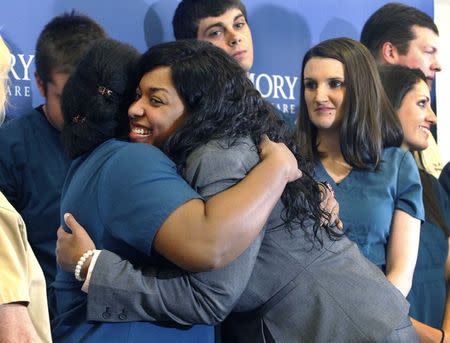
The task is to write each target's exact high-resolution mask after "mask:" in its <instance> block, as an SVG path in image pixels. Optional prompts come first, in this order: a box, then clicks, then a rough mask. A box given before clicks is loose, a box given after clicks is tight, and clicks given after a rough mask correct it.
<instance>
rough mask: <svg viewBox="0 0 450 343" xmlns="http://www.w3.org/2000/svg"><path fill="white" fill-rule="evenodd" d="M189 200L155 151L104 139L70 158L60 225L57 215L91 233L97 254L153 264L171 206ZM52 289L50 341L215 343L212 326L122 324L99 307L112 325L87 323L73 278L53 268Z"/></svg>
mask: <svg viewBox="0 0 450 343" xmlns="http://www.w3.org/2000/svg"><path fill="white" fill-rule="evenodd" d="M195 198H200V196H199V195H198V194H197V193H196V192H195V191H194V190H192V188H191V187H190V186H189V185H188V184H187V183H186V182H185V181H184V180H183V179H182V178H181V177H180V176H179V175H178V174H177V171H176V167H175V165H174V163H173V162H172V161H171V160H169V158H168V157H167V156H165V155H164V154H163V153H162V152H161V151H160V150H158V149H157V148H155V147H153V146H151V145H147V144H137V143H136V144H135V143H127V142H121V141H117V140H109V141H107V142H105V143H103V144H102V145H101V146H99V147H97V149H95V150H94V151H93V152H92V153H91V154H89V155H84V156H82V157H79V158H78V159H76V160H74V161H73V163H72V165H71V167H70V169H69V172H68V174H67V178H66V181H65V184H64V187H63V191H62V200H61V222H63V220H62V215H63V214H64V213H65V212H71V213H73V214H74V215H75V217H76V218H77V220H78V221H79V222H80V223H81V224H82V225H83V226H85V227H86V228H89V234H90V236H91V237H92V238H93V240H94V241H95V243H96V246H97V248H98V249H108V250H111V251H113V252H115V253H117V254H119V255H121V256H122V257H123V258H125V259H128V260H129V261H131V262H132V263H133V264H136V265H143V264H151V263H155V261H156V260H157V257H155V256H153V253H154V252H153V251H152V243H153V239H154V237H155V235H156V233H157V231H158V229H159V228H160V226H161V225H162V224H163V222H164V221H165V220H166V218H167V217H168V216H169V215H170V214H171V213H172V212H173V211H174V210H175V209H177V208H178V207H179V206H181V205H182V204H184V203H185V202H187V201H189V200H191V199H195ZM53 286H54V287H55V294H56V300H57V317H56V318H55V319H54V320H53V322H52V327H53V339H54V340H55V342H212V341H213V337H214V332H213V328H212V327H209V326H204V325H197V326H193V327H182V328H181V327H163V326H161V323H159V324H158V323H149V322H130V323H124V321H125V320H126V312H125V311H124V313H119V314H118V313H110V312H108V309H105V313H106V315H113V316H115V317H117V321H118V323H113V324H111V323H92V322H87V321H86V299H87V298H86V294H85V293H83V292H82V291H81V283H80V282H78V281H76V280H75V278H74V276H73V274H72V273H66V272H63V271H61V270H58V273H57V276H56V280H55V282H54V284H53ZM172 326H174V325H173V324H172Z"/></svg>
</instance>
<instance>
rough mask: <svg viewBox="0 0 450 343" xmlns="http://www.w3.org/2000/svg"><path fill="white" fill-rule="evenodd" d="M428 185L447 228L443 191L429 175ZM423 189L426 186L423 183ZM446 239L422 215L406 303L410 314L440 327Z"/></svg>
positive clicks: (449, 210)
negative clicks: (417, 246)
mask: <svg viewBox="0 0 450 343" xmlns="http://www.w3.org/2000/svg"><path fill="white" fill-rule="evenodd" d="M424 177H427V178H428V180H429V183H426V184H429V185H431V186H430V187H431V192H432V193H433V195H434V196H435V198H436V200H437V205H438V206H440V211H441V214H442V217H443V218H442V219H443V220H444V221H445V223H446V225H447V227H449V228H450V203H449V201H448V199H447V195H446V194H445V191H444V189H443V188H442V187H441V185H440V184H439V182H438V181H437V180H436V178H435V177H434V176H432V175H429V174H427V175H425V176H424ZM424 187H425V183H424ZM448 253H449V251H448V237H447V235H446V234H445V232H444V230H443V228H441V227H439V226H437V225H436V224H435V223H434V222H432V221H431V220H430V218H429V216H428V213H425V221H424V222H423V223H422V226H421V228H420V244H419V254H418V256H417V264H416V269H415V270H414V277H413V282H412V287H411V291H410V292H409V294H408V297H407V300H408V301H409V303H410V305H411V306H410V312H409V314H410V315H411V317H413V318H414V319H417V320H419V321H421V322H423V323H425V324H428V325H431V326H433V327H441V326H442V320H443V318H444V312H445V304H446V299H447V282H446V280H445V263H446V261H447V256H448Z"/></svg>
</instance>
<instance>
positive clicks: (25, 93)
mask: <svg viewBox="0 0 450 343" xmlns="http://www.w3.org/2000/svg"><path fill="white" fill-rule="evenodd" d="M11 59H12V66H11V73H10V77H11V83H10V84H9V85H8V95H9V96H11V97H31V85H30V81H31V79H30V76H31V75H30V67H31V65H32V63H33V60H34V55H25V54H12V55H11Z"/></svg>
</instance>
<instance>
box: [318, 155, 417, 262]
mask: <svg viewBox="0 0 450 343" xmlns="http://www.w3.org/2000/svg"><path fill="white" fill-rule="evenodd" d="M315 172H316V178H317V180H319V181H327V182H328V183H330V184H331V185H332V187H333V188H334V191H335V196H336V199H337V200H338V202H339V208H340V217H341V219H342V221H343V223H344V230H345V232H346V234H347V235H348V237H349V238H350V239H351V240H353V241H355V242H356V243H357V244H358V247H359V248H360V249H361V252H362V253H363V254H364V255H365V256H366V257H367V258H368V259H369V260H370V261H372V262H373V263H374V264H376V265H377V266H378V267H380V268H381V269H383V270H384V269H385V265H386V244H387V241H388V238H389V233H390V229H391V222H392V217H393V214H394V211H395V210H396V209H399V210H402V211H404V212H406V213H408V214H410V215H411V216H413V217H415V218H418V219H420V220H423V219H424V209H423V203H422V186H421V183H420V177H419V172H418V169H417V165H416V163H415V161H414V159H413V157H412V155H411V153H410V152H408V151H404V150H402V149H400V148H387V149H385V150H384V151H383V154H382V162H381V165H380V169H379V170H377V171H373V172H372V171H366V170H356V169H353V170H352V171H351V172H350V174H349V175H348V176H347V177H345V178H344V179H343V180H342V181H341V182H340V183H339V184H337V183H336V182H334V180H333V179H332V178H331V176H329V175H328V173H327V172H326V170H325V168H324V167H323V165H322V164H321V163H319V164H317V166H316V169H315Z"/></svg>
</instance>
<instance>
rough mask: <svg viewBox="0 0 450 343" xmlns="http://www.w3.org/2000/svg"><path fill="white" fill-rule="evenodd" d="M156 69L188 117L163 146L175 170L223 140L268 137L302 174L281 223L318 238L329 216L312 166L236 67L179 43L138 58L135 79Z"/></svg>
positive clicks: (206, 49)
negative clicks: (164, 73) (163, 72)
mask: <svg viewBox="0 0 450 343" xmlns="http://www.w3.org/2000/svg"><path fill="white" fill-rule="evenodd" d="M161 66H165V67H170V69H171V75H172V81H173V83H174V85H175V88H176V90H177V92H178V95H179V96H180V97H181V98H182V100H183V102H184V104H185V107H186V112H187V113H188V116H187V118H186V120H185V122H184V123H183V124H182V126H181V127H180V128H179V129H178V130H177V131H176V132H175V133H174V134H173V135H172V136H171V137H170V138H169V139H168V140H167V142H166V144H165V146H164V150H165V152H166V153H167V154H168V155H169V156H170V157H171V158H172V159H173V160H174V161H175V163H176V164H177V165H178V168H179V171H180V172H182V171H183V169H184V167H185V164H186V160H187V157H188V156H189V154H190V153H191V152H192V151H194V150H195V149H196V148H198V147H200V146H201V145H204V144H206V143H207V142H209V141H211V140H216V139H224V141H227V142H229V143H227V144H228V146H227V147H225V148H228V147H231V146H233V144H235V143H236V141H237V139H239V138H242V137H251V138H252V140H253V141H254V143H255V144H256V145H259V143H260V141H261V135H262V134H267V135H268V136H269V137H270V138H271V139H272V140H274V141H278V142H283V143H285V144H286V145H287V146H288V147H289V148H290V149H291V150H292V151H293V153H294V155H295V156H296V158H297V160H298V164H299V168H301V169H302V171H303V173H304V176H303V177H302V178H300V179H299V180H297V181H295V182H291V183H289V184H288V185H287V187H286V189H285V191H284V192H283V195H282V197H281V200H282V202H283V204H284V206H285V211H284V212H283V218H282V219H283V220H284V221H285V223H287V224H288V225H289V226H290V227H291V224H293V223H300V224H303V223H304V221H305V220H307V219H308V220H312V221H313V222H314V225H313V228H314V233H315V235H316V237H319V236H318V235H317V231H318V229H319V227H320V225H321V218H324V217H329V216H328V214H326V213H325V212H324V211H322V210H321V209H320V202H321V195H320V194H321V193H320V191H319V187H318V184H317V183H316V182H315V181H314V180H313V179H312V178H311V177H310V176H309V175H310V174H311V172H312V166H311V164H309V163H307V161H306V160H305V159H304V158H302V156H301V155H300V153H299V149H298V146H297V144H296V142H295V139H294V137H293V133H292V131H291V129H290V127H289V126H288V124H286V123H285V122H284V121H283V120H282V119H281V118H280V117H279V116H278V114H277V113H276V111H275V109H274V108H273V107H272V106H271V105H270V104H269V103H268V102H266V101H265V100H264V99H263V98H262V96H261V95H260V93H259V92H258V91H257V90H256V89H255V88H254V86H253V84H252V82H251V81H250V80H249V79H248V77H247V73H246V72H245V71H244V70H243V69H242V68H241V67H240V66H239V64H238V63H237V62H236V61H235V60H234V59H233V58H231V57H230V56H228V55H227V54H226V53H225V52H224V51H223V50H221V49H219V48H217V47H215V46H214V45H212V44H211V43H208V42H204V41H196V40H180V41H176V42H170V43H163V44H160V45H157V46H154V47H152V48H150V50H149V51H147V52H146V53H145V54H144V55H143V57H142V59H141V65H140V75H141V76H143V75H144V74H145V73H147V72H149V71H151V70H153V69H155V68H157V67H161ZM326 230H327V233H328V234H329V236H330V237H333V238H335V237H336V238H337V237H338V236H340V234H339V233H337V232H335V230H334V229H332V228H331V227H327V228H326ZM319 240H320V238H319Z"/></svg>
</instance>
